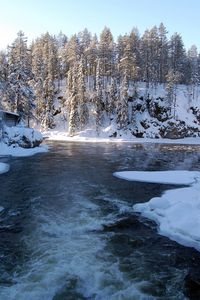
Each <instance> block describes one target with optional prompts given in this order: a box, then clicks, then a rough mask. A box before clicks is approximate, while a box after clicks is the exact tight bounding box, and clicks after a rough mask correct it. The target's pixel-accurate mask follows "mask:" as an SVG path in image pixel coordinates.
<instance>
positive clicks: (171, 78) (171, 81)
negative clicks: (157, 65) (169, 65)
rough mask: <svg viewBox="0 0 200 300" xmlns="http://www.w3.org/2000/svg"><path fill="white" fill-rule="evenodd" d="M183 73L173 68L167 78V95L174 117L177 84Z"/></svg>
mask: <svg viewBox="0 0 200 300" xmlns="http://www.w3.org/2000/svg"><path fill="white" fill-rule="evenodd" d="M181 76H182V74H181V73H179V72H178V71H176V72H174V71H173V70H169V72H168V74H167V76H166V80H167V85H166V91H167V97H168V100H169V104H170V106H171V113H172V115H173V117H174V118H175V117H176V106H177V84H178V83H179V82H180V80H181Z"/></svg>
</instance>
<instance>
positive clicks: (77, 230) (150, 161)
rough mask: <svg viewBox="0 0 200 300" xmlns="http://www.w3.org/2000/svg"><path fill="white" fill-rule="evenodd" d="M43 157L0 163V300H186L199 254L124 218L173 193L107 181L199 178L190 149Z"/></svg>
mask: <svg viewBox="0 0 200 300" xmlns="http://www.w3.org/2000/svg"><path fill="white" fill-rule="evenodd" d="M49 147H50V151H49V152H48V153H41V154H37V155H35V156H32V157H24V158H23V157H22V158H11V157H4V158H1V161H3V162H7V163H9V164H10V171H9V172H8V173H5V174H2V175H1V177H0V191H1V194H0V206H3V207H4V208H5V209H4V210H3V211H2V212H1V213H0V270H1V271H0V300H79V299H80V300H82V299H90V300H91V299H97V300H108V299H109V300H110V299H111V300H112V299H113V300H118V299H120V300H122V299H123V300H129V299H130V300H138V299H142V300H151V299H165V300H166V299H170V300H171V299H174V300H177V299H181V300H183V299H188V298H187V297H186V295H185V293H184V289H185V288H184V278H185V276H186V275H187V274H188V272H189V271H190V270H191V269H192V270H195V271H197V270H199V268H200V255H199V253H198V252H197V251H195V250H194V249H192V248H187V247H183V246H181V245H178V244H177V243H176V242H173V241H171V240H169V239H168V238H165V237H162V236H160V235H158V233H157V229H156V225H155V224H154V223H153V222H150V221H148V220H146V219H143V218H141V217H140V216H139V215H137V214H135V213H134V212H133V211H132V206H133V204H135V203H138V202H145V201H148V200H149V199H151V198H153V197H155V196H159V195H161V194H162V192H163V191H165V190H166V189H171V188H174V186H172V185H161V184H150V183H149V184H148V183H139V182H128V181H124V180H120V179H118V178H115V177H114V176H113V172H116V171H122V170H142V171H143V170H148V171H149V170H175V169H176V170H184V169H185V170H198V171H199V170H200V151H199V150H200V147H199V146H184V145H182V146H178V145H158V144H146V145H145V144H143V145H142V144H137V145H135V144H129V143H125V144H101V143H97V144H95V143H75V142H74V143H69V142H66V143H62V142H52V143H50V142H49ZM176 188H177V187H176ZM191 299H192V298H191Z"/></svg>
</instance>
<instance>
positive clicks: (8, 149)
mask: <svg viewBox="0 0 200 300" xmlns="http://www.w3.org/2000/svg"><path fill="white" fill-rule="evenodd" d="M47 151H48V147H47V145H40V146H39V147H35V148H29V149H27V148H21V147H18V146H13V145H11V146H8V145H6V144H5V143H3V142H0V156H6V155H11V156H31V155H34V154H37V153H42V152H47Z"/></svg>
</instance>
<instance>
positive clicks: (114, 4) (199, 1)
mask: <svg viewBox="0 0 200 300" xmlns="http://www.w3.org/2000/svg"><path fill="white" fill-rule="evenodd" d="M161 22H163V23H164V25H165V26H166V28H167V30H168V32H169V36H171V35H172V34H173V33H174V32H178V33H180V34H181V35H182V38H183V41H184V44H185V46H186V48H187V49H188V48H189V47H190V46H191V45H193V44H196V45H197V47H198V50H199V51H200V0H0V49H2V48H6V46H7V45H8V44H11V43H12V42H13V40H14V39H15V38H16V35H17V32H18V31H19V30H22V31H23V32H24V33H25V35H26V36H27V37H28V41H29V42H31V41H32V40H33V39H34V38H36V37H38V36H40V35H41V34H42V33H45V32H46V31H48V32H49V33H51V34H57V33H59V32H60V31H62V32H63V33H65V34H66V35H67V36H70V35H72V34H74V33H78V32H79V31H81V30H83V29H84V28H88V30H89V31H91V32H92V33H97V34H99V33H100V32H101V31H102V30H103V28H104V27H105V26H107V27H109V28H110V29H111V31H112V33H113V35H114V37H115V38H117V36H118V35H119V34H124V33H129V32H130V31H131V29H132V28H133V27H137V28H138V29H139V32H140V34H141V35H142V34H143V32H144V30H145V29H147V28H148V29H150V28H151V27H153V26H154V25H157V26H158V25H159V24H160V23H161Z"/></svg>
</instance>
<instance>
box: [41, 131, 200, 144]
mask: <svg viewBox="0 0 200 300" xmlns="http://www.w3.org/2000/svg"><path fill="white" fill-rule="evenodd" d="M43 135H44V136H45V137H46V138H48V139H49V140H51V141H68V142H73V141H74V142H94V143H97V142H99V143H100V142H102V143H109V142H112V143H122V142H123V143H125V142H126V143H127V142H128V143H138V144H142V143H155V144H184V145H200V138H199V137H193V138H192V137H188V138H184V139H162V138H160V139H150V138H136V137H133V136H131V135H127V134H123V135H121V137H120V138H114V137H109V135H108V134H106V133H104V134H101V135H100V136H97V134H96V133H95V132H93V131H92V130H86V131H82V132H79V133H78V134H77V135H75V136H73V137H70V136H69V134H68V132H67V131H59V130H49V131H44V132H43Z"/></svg>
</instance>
